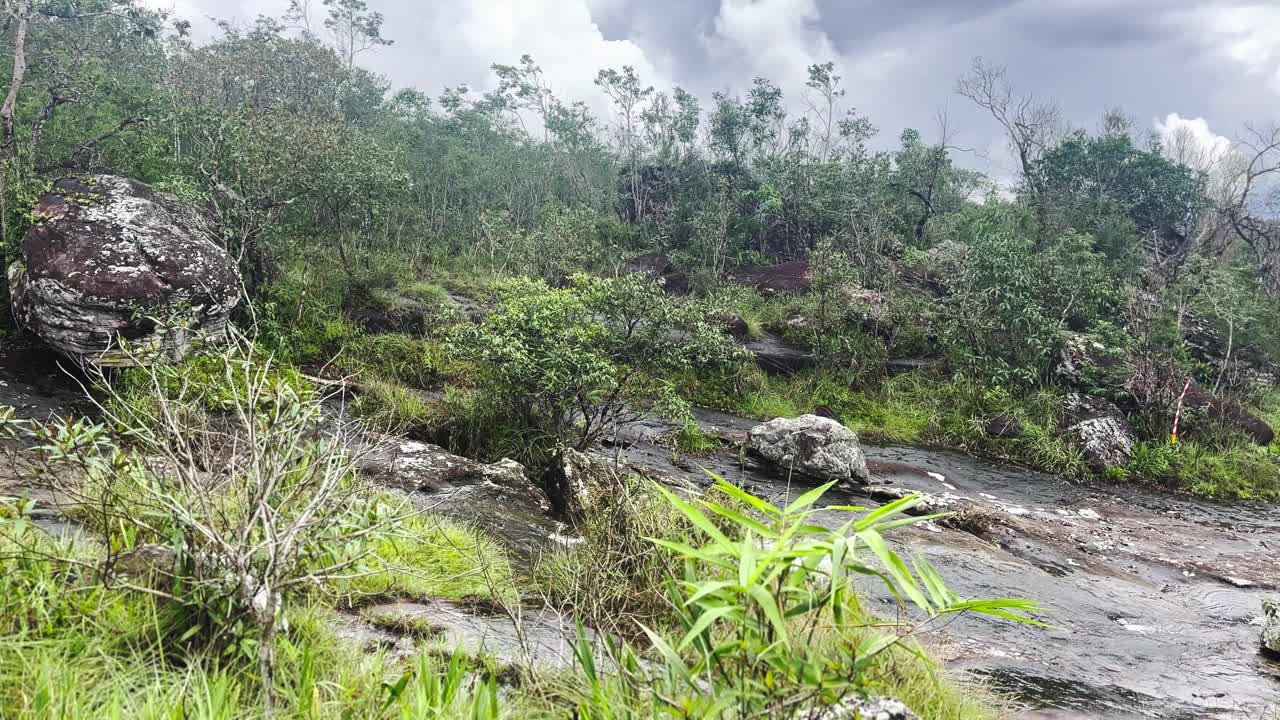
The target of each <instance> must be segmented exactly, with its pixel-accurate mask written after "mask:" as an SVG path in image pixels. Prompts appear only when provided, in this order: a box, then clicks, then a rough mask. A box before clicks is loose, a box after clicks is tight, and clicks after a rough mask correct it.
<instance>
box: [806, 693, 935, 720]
mask: <svg viewBox="0 0 1280 720" xmlns="http://www.w3.org/2000/svg"><path fill="white" fill-rule="evenodd" d="M796 720H918V716H917V715H916V714H915V713H913V712H911V708H908V707H907V706H906V703H904V702H902V701H901V700H895V699H893V698H887V697H869V698H848V699H845V700H842V701H841V702H840V703H838V704H836V705H829V706H827V707H824V708H820V709H817V710H806V711H805V712H802V713H800V714H798V715H796Z"/></svg>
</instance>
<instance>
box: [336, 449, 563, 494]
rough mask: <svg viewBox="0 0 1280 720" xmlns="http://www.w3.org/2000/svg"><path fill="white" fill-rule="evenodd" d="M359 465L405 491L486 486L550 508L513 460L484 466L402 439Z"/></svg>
mask: <svg viewBox="0 0 1280 720" xmlns="http://www.w3.org/2000/svg"><path fill="white" fill-rule="evenodd" d="M359 465H360V470H361V472H362V473H363V474H364V475H365V476H366V477H368V478H369V479H371V480H374V481H375V482H379V483H381V484H384V485H388V486H390V487H395V488H399V489H401V490H404V491H405V492H437V491H442V490H448V489H451V488H457V487H461V486H467V485H474V484H477V483H486V484H489V485H491V486H493V487H495V488H501V489H503V490H507V491H514V492H516V493H518V494H520V495H522V496H524V497H525V501H524V502H525V503H526V504H528V505H533V506H539V507H542V508H543V509H549V508H548V505H547V501H546V498H545V497H543V494H542V493H541V492H540V491H539V490H538V488H537V486H536V485H534V483H533V482H531V481H530V480H529V478H528V476H527V475H526V474H525V469H524V466H523V465H521V464H520V463H518V462H516V461H514V460H509V459H507V460H501V461H499V462H496V463H492V464H489V463H482V462H478V461H475V460H472V459H470V458H465V457H462V456H461V455H454V454H453V453H451V452H449V451H448V450H445V449H444V448H442V447H440V446H438V445H431V444H429V443H423V442H417V441H414V440H400V441H399V442H382V443H380V444H379V446H378V447H377V448H376V449H375V450H374V451H372V452H367V453H364V454H363V456H362V457H361V458H360V460H359Z"/></svg>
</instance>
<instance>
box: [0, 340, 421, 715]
mask: <svg viewBox="0 0 1280 720" xmlns="http://www.w3.org/2000/svg"><path fill="white" fill-rule="evenodd" d="M202 363H210V364H211V365H212V367H215V368H219V370H218V374H217V375H215V376H214V377H216V378H217V379H218V380H219V381H218V382H212V381H210V382H209V383H208V385H209V387H211V388H216V389H219V393H217V394H213V395H210V393H209V392H207V390H208V388H206V387H205V386H204V385H203V384H202V385H200V386H196V387H194V389H193V386H192V383H191V378H190V376H189V373H190V372H191V369H192V367H196V368H200V369H202V368H203V365H202ZM279 376H280V374H279V373H274V372H273V370H272V368H271V366H270V364H269V363H262V362H259V361H258V360H256V359H255V358H254V355H253V351H252V348H251V346H250V345H249V344H248V343H247V342H245V341H242V340H239V339H235V338H233V342H232V344H231V345H230V346H229V347H228V348H227V349H226V350H225V351H224V352H223V353H222V354H221V355H220V356H219V357H217V358H210V359H206V360H203V361H197V362H196V363H195V364H194V365H192V364H186V365H181V366H174V365H155V366H152V367H150V368H145V369H140V370H138V371H137V372H136V373H135V374H134V377H133V378H132V380H131V383H132V385H131V387H130V392H133V393H136V392H138V391H139V389H140V387H142V386H144V383H145V387H146V388H147V389H148V390H149V391H150V394H151V396H152V402H151V403H148V404H146V405H139V404H137V403H135V402H132V401H130V400H129V399H128V398H126V397H125V396H123V395H121V394H120V393H118V392H116V391H115V390H114V387H113V385H112V384H111V382H110V381H109V380H108V379H107V378H105V377H103V378H100V382H99V386H100V388H101V390H102V392H105V393H106V394H107V395H108V400H107V402H105V403H103V406H102V407H103V410H104V413H105V417H106V421H107V422H106V423H105V424H94V423H90V422H87V421H85V420H74V421H71V420H68V421H61V422H55V423H52V424H49V425H43V424H39V423H30V422H25V421H21V420H17V419H15V418H14V417H13V416H12V413H11V412H10V413H8V414H5V415H0V432H3V433H5V434H6V435H8V436H9V437H10V438H12V439H14V440H20V441H24V442H25V443H26V444H34V445H36V446H37V449H38V452H37V453H36V454H31V455H26V454H24V455H22V456H20V458H21V460H22V462H23V463H24V464H28V465H31V466H32V467H30V468H29V469H28V470H27V472H28V474H29V475H30V477H34V478H40V479H42V481H43V482H45V483H47V484H48V486H49V488H48V489H49V490H50V492H51V493H52V494H53V497H55V498H57V499H58V502H59V503H61V504H63V505H64V507H63V510H64V512H67V513H70V514H71V515H73V516H74V517H76V518H77V519H79V520H80V521H81V523H82V524H84V525H85V526H86V527H87V528H89V529H90V530H92V531H95V532H97V533H100V534H101V535H102V536H103V538H104V542H105V544H106V547H107V550H108V555H107V558H106V560H105V561H104V563H103V565H102V571H103V576H104V577H107V578H110V581H111V583H112V584H113V585H114V586H115V587H119V588H122V589H127V590H131V591H134V592H138V593H144V594H147V595H152V596H156V597H160V598H164V599H165V600H167V602H166V603H165V604H164V605H163V612H162V613H160V617H157V618H156V619H155V624H156V626H157V632H158V633H164V634H166V635H167V636H168V637H173V638H179V639H178V640H177V641H176V642H174V646H175V649H178V648H186V649H187V650H188V651H189V652H204V651H208V652H211V653H213V655H214V657H219V658H227V659H232V658H241V659H256V661H257V665H258V675H259V678H260V681H261V694H262V698H263V701H264V703H265V704H266V706H267V709H268V711H269V710H270V707H271V705H272V699H273V693H274V687H275V677H274V673H275V670H276V634H277V631H278V630H279V629H280V627H281V620H282V618H283V617H284V614H285V612H286V610H287V609H288V608H289V607H290V606H291V605H292V604H293V603H296V602H298V601H299V600H300V598H302V597H305V596H306V595H307V594H309V593H310V592H311V589H312V588H314V587H316V585H317V584H323V583H325V582H326V581H327V580H328V579H330V578H335V577H341V576H346V575H349V574H352V573H357V574H358V573H360V572H361V571H362V568H364V567H366V566H367V563H368V562H369V561H370V559H371V558H374V557H375V556H376V555H377V544H376V543H377V541H378V539H379V538H380V537H382V536H383V534H384V533H386V532H387V531H388V529H390V528H392V527H395V526H397V525H399V524H400V523H402V522H403V521H404V520H405V519H406V518H407V517H410V516H412V515H414V514H416V512H415V511H413V510H412V508H411V506H409V505H408V504H407V501H397V502H395V503H389V502H388V501H387V499H386V498H383V497H378V496H374V495H371V494H369V493H367V492H365V491H364V489H363V487H362V486H361V485H360V484H359V482H358V481H357V479H356V477H355V473H354V469H353V462H352V459H351V458H350V456H349V454H348V452H347V439H346V438H345V436H344V435H343V433H342V432H341V431H340V430H338V431H334V430H332V429H326V428H327V426H328V424H329V423H328V419H327V418H326V416H325V414H324V412H323V410H322V405H321V399H320V398H318V397H316V396H315V395H314V394H312V393H310V392H309V391H307V390H301V391H299V390H298V389H296V388H295V387H294V386H292V385H289V384H287V383H280V382H276V381H274V380H273V378H276V377H279ZM201 381H202V382H203V376H202V378H201ZM222 390H227V392H226V393H225V394H223V393H222V392H221V391H222ZM210 398H213V399H214V400H216V402H212V403H211V402H210ZM211 405H212V406H213V407H216V411H210V409H209V407H210V406H211ZM373 571H375V572H376V571H377V570H376V568H375V570H373Z"/></svg>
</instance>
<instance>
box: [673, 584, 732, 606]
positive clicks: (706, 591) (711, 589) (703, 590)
mask: <svg viewBox="0 0 1280 720" xmlns="http://www.w3.org/2000/svg"><path fill="white" fill-rule="evenodd" d="M732 586H733V582H731V581H729V580H715V581H713V582H706V583H698V584H697V585H696V587H697V588H698V589H697V590H696V591H695V592H694V593H693V594H692V595H690V596H689V598H688V599H687V600H685V601H684V606H685V607H688V606H690V605H692V604H694V603H696V602H698V601H699V600H701V599H703V598H705V597H706V596H708V595H711V594H713V593H718V592H720V591H721V590H724V589H725V588H728V587H732Z"/></svg>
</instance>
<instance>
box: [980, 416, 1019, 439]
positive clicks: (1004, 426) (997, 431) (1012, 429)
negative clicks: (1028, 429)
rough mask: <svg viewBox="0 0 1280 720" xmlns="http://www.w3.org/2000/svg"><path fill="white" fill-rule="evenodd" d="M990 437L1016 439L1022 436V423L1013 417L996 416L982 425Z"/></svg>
mask: <svg viewBox="0 0 1280 720" xmlns="http://www.w3.org/2000/svg"><path fill="white" fill-rule="evenodd" d="M982 431H983V432H984V433H986V434H987V436H988V437H993V438H1016V437H1018V436H1020V435H1022V422H1021V421H1020V420H1018V418H1016V417H1014V416H1012V415H996V416H994V417H992V418H990V419H988V420H987V421H986V422H985V423H983V425H982Z"/></svg>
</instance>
